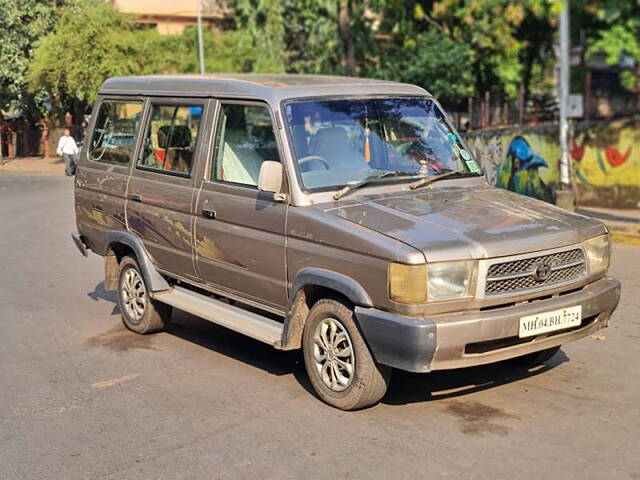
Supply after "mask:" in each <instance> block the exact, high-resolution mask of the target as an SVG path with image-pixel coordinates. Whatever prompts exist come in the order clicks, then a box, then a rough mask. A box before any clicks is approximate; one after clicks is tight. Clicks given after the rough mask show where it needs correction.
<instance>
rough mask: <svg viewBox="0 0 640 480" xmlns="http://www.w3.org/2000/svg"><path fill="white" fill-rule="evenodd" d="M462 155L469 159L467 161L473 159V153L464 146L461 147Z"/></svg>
mask: <svg viewBox="0 0 640 480" xmlns="http://www.w3.org/2000/svg"><path fill="white" fill-rule="evenodd" d="M460 156H462V158H464V159H465V161H467V162H468V161H469V160H471V154H470V153H469V152H468V151H467V150H465V149H464V148H461V149H460Z"/></svg>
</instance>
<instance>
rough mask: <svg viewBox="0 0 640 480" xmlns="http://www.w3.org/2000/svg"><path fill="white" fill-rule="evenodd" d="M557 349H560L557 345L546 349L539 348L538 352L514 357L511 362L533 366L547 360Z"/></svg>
mask: <svg viewBox="0 0 640 480" xmlns="http://www.w3.org/2000/svg"><path fill="white" fill-rule="evenodd" d="M559 351H560V347H559V346H558V347H552V348H548V349H546V350H540V351H539V352H533V353H529V354H527V355H523V356H521V357H516V358H514V359H513V362H514V363H517V364H518V365H524V366H527V367H535V366H537V365H542V364H543V363H546V362H548V361H549V360H551V358H552V357H553V356H554V355H555V354H556V353H558V352H559Z"/></svg>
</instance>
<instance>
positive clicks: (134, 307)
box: [118, 256, 171, 334]
mask: <svg viewBox="0 0 640 480" xmlns="http://www.w3.org/2000/svg"><path fill="white" fill-rule="evenodd" d="M118 304H119V305H120V311H121V312H122V323H124V326H125V327H127V328H128V329H129V330H131V331H132V332H135V333H140V334H146V333H154V332H160V331H162V330H164V328H165V326H166V325H167V324H168V323H169V318H170V317H171V306H170V305H167V304H164V303H161V302H158V301H155V300H153V299H152V298H151V297H149V289H148V288H147V285H146V284H145V282H144V276H143V275H142V272H141V271H140V267H139V266H138V262H136V260H135V258H133V257H130V256H126V257H124V258H123V259H122V260H121V261H120V266H119V273H118Z"/></svg>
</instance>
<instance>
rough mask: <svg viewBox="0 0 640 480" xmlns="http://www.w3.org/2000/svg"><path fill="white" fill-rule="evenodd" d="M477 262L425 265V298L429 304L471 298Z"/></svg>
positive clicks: (473, 292)
mask: <svg viewBox="0 0 640 480" xmlns="http://www.w3.org/2000/svg"><path fill="white" fill-rule="evenodd" d="M477 265H478V264H477V262H476V261H475V260H463V261H457V262H436V263H429V264H427V279H428V281H427V293H428V294H427V298H428V300H429V301H430V302H437V301H441V300H456V299H459V298H469V297H473V296H474V294H475V286H476V285H475V284H476V272H477V270H478V269H477Z"/></svg>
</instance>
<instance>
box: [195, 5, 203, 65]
mask: <svg viewBox="0 0 640 480" xmlns="http://www.w3.org/2000/svg"><path fill="white" fill-rule="evenodd" d="M196 2H198V60H199V62H200V75H204V45H203V43H202V0H196Z"/></svg>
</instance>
